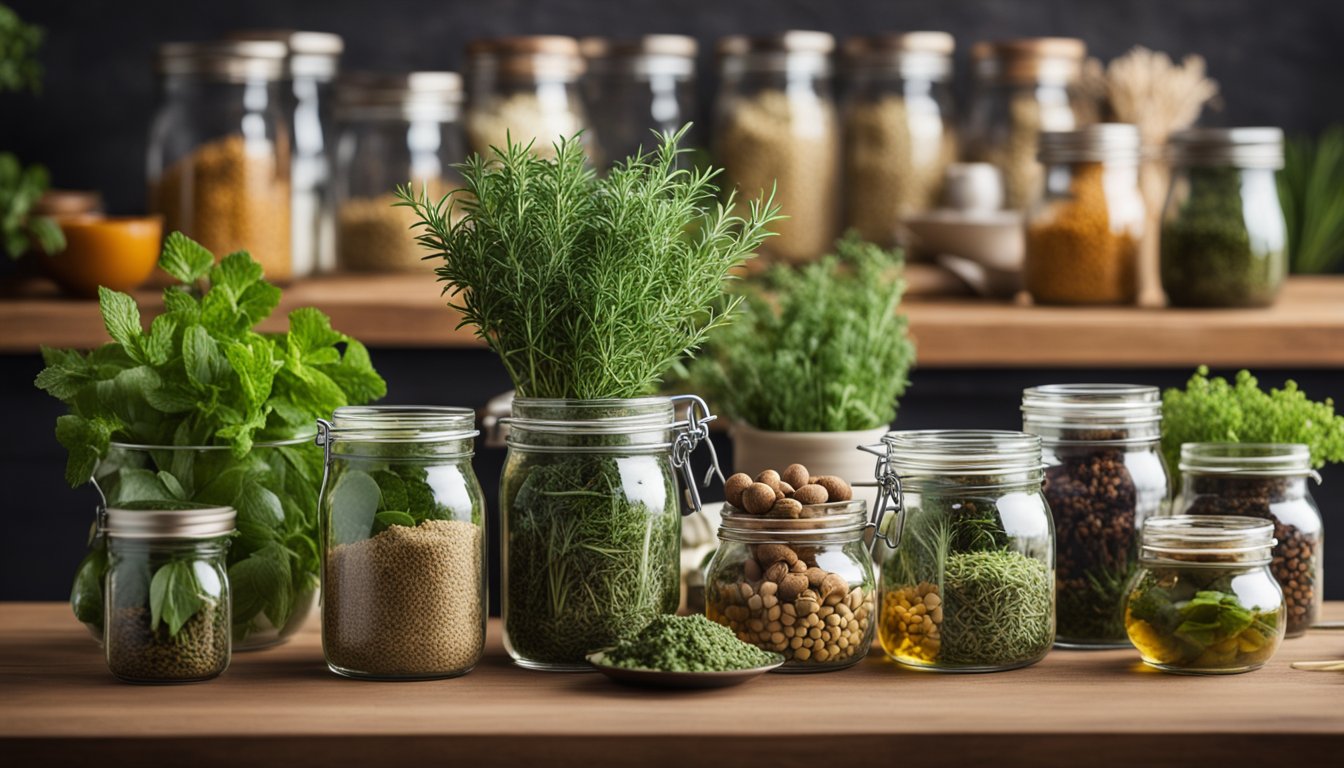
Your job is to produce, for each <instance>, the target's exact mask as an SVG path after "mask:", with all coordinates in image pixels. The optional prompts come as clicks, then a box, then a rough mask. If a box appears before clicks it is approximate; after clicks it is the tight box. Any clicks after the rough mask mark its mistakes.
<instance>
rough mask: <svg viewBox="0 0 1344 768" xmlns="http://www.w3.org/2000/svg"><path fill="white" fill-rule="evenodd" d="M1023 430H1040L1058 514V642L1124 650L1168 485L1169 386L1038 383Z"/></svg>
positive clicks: (1028, 399)
mask: <svg viewBox="0 0 1344 768" xmlns="http://www.w3.org/2000/svg"><path fill="white" fill-rule="evenodd" d="M1022 430H1023V431H1024V432H1029V433H1031V434H1034V435H1040V437H1041V457H1042V460H1043V461H1044V462H1045V500H1046V502H1047V503H1048V504H1049V506H1050V514H1051V516H1052V518H1053V519H1054V526H1055V625H1056V626H1055V634H1056V637H1055V644H1056V645H1058V646H1059V647H1061V648H1127V647H1129V639H1128V636H1127V635H1126V633H1125V623H1124V607H1125V596H1126V595H1127V594H1128V590H1129V584H1130V580H1131V579H1132V578H1133V576H1134V573H1135V571H1136V570H1137V569H1138V563H1139V531H1140V529H1141V528H1142V527H1143V522H1144V521H1145V520H1147V519H1148V518H1149V517H1153V516H1156V515H1159V514H1161V513H1162V511H1163V507H1164V505H1165V504H1166V502H1167V499H1168V497H1169V496H1170V493H1171V480H1170V478H1169V477H1168V474H1167V468H1166V464H1165V463H1164V462H1163V460H1162V446H1161V440H1162V393H1161V392H1160V391H1159V390H1158V389H1157V387H1146V386H1137V385H1132V384H1050V385H1046V386H1043V387H1033V388H1031V389H1028V390H1026V391H1025V392H1024V393H1023V394H1022Z"/></svg>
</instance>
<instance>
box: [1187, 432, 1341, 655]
mask: <svg viewBox="0 0 1344 768" xmlns="http://www.w3.org/2000/svg"><path fill="white" fill-rule="evenodd" d="M1180 469H1181V493H1180V496H1179V497H1177V499H1176V504H1175V511H1176V512H1177V513H1178V514H1186V515H1241V516H1245V517H1254V518H1260V519H1262V520H1269V521H1271V522H1273V523H1274V539H1275V542H1276V543H1275V544H1274V551H1273V554H1272V557H1273V559H1272V560H1271V562H1270V565H1269V570H1270V572H1271V573H1273V574H1274V578H1275V579H1276V580H1277V581H1278V582H1279V586H1280V587H1282V588H1283V597H1284V602H1285V605H1286V606H1287V620H1286V624H1287V636H1288V637H1301V636H1302V635H1303V634H1305V633H1306V631H1307V629H1308V628H1310V627H1311V625H1312V624H1315V623H1316V621H1317V620H1318V619H1319V618H1320V615H1321V603H1322V601H1323V600H1324V599H1325V590H1324V585H1325V580H1324V569H1325V556H1324V555H1325V552H1324V548H1325V539H1324V524H1323V523H1322V521H1321V511H1320V508H1319V507H1317V506H1316V500H1315V499H1313V498H1312V497H1311V491H1310V489H1309V488H1308V486H1307V479H1308V478H1313V479H1315V480H1316V482H1318V483H1319V482H1320V481H1321V476H1320V475H1319V474H1317V473H1316V471H1315V470H1314V469H1312V468H1311V450H1310V449H1309V448H1308V447H1307V446H1305V445H1300V444H1292V443H1186V444H1185V445H1182V446H1181V464H1180Z"/></svg>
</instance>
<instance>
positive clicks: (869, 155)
mask: <svg viewBox="0 0 1344 768" xmlns="http://www.w3.org/2000/svg"><path fill="white" fill-rule="evenodd" d="M955 159H956V143H955V141H954V139H953V136H952V133H951V130H950V127H948V126H945V125H944V123H943V120H942V117H941V116H940V115H939V114H938V113H937V111H936V108H935V107H932V106H930V107H928V108H925V109H922V110H911V109H909V108H908V106H907V104H906V100H905V99H904V98H901V97H899V96H884V97H883V98H881V99H879V100H877V101H869V102H864V103H861V104H858V105H856V106H854V107H853V108H852V109H850V110H849V112H848V114H847V115H846V116H845V186H846V192H845V226H847V227H853V228H855V229H857V230H859V234H860V235H862V236H863V239H864V240H868V241H870V242H874V243H877V244H879V245H883V246H890V245H892V244H893V241H894V239H895V237H894V235H895V230H896V227H897V225H898V224H899V222H900V220H901V218H903V217H905V216H909V215H911V214H915V213H920V212H922V211H926V210H929V209H931V208H933V207H934V206H935V205H936V204H937V202H938V196H939V195H940V194H941V192H942V184H943V171H944V170H945V169H946V168H947V165H948V164H949V163H951V162H952V161H954V160H955Z"/></svg>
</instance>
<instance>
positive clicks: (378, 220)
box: [337, 182, 458, 272]
mask: <svg viewBox="0 0 1344 768" xmlns="http://www.w3.org/2000/svg"><path fill="white" fill-rule="evenodd" d="M418 186H419V185H417V188H418ZM447 191H448V188H447V187H446V186H445V185H444V184H443V183H442V182H439V183H431V184H430V185H429V194H430V196H431V199H433V200H436V201H437V200H438V199H440V198H441V197H443V195H444V194H445V193H446V192H447ZM396 202H397V197H396V196H395V195H393V194H391V193H388V194H386V195H378V196H377V197H356V198H353V199H351V200H348V201H346V202H345V203H343V204H342V205H341V209H340V212H339V213H338V214H337V226H338V230H337V249H338V250H337V254H338V256H337V258H338V259H339V262H340V266H341V269H347V270H351V271H355V272H433V271H434V268H433V265H431V264H426V263H425V258H424V257H425V251H424V249H422V248H421V247H420V245H419V244H418V243H417V242H416V241H415V237H414V232H413V231H412V229H411V227H412V225H414V224H415V223H416V222H417V221H419V219H418V218H417V216H416V214H415V212H414V211H412V210H411V209H410V208H406V207H402V206H396V205H395V204H396ZM455 218H458V217H455Z"/></svg>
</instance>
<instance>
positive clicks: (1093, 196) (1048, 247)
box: [1023, 162, 1139, 304]
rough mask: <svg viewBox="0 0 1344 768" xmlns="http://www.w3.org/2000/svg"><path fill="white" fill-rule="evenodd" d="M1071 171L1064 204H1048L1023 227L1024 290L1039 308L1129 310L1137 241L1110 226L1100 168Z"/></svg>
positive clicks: (1135, 279) (1134, 292)
mask: <svg viewBox="0 0 1344 768" xmlns="http://www.w3.org/2000/svg"><path fill="white" fill-rule="evenodd" d="M1071 168H1072V178H1071V180H1070V183H1069V199H1067V200H1060V201H1056V202H1053V203H1047V204H1046V207H1045V209H1044V210H1042V211H1041V212H1040V213H1038V214H1036V215H1035V216H1034V217H1033V218H1032V220H1031V222H1030V223H1029V224H1028V226H1027V255H1026V263H1025V272H1024V275H1023V278H1024V281H1025V284H1026V288H1027V290H1028V291H1029V292H1030V293H1031V296H1032V298H1033V299H1034V300H1036V301H1037V302H1041V303H1048V304H1131V303H1133V302H1134V300H1135V298H1136V297H1137V296H1138V255H1139V241H1138V238H1137V237H1135V235H1134V233H1131V232H1130V231H1129V230H1128V229H1125V228H1121V227H1119V226H1117V222H1115V221H1113V220H1112V201H1111V200H1109V198H1108V193H1107V189H1106V185H1105V176H1106V168H1105V165H1104V164H1103V163H1100V162H1085V163H1075V164H1073V165H1072V166H1071ZM1135 195H1136V196H1137V188H1136V190H1135Z"/></svg>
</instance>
